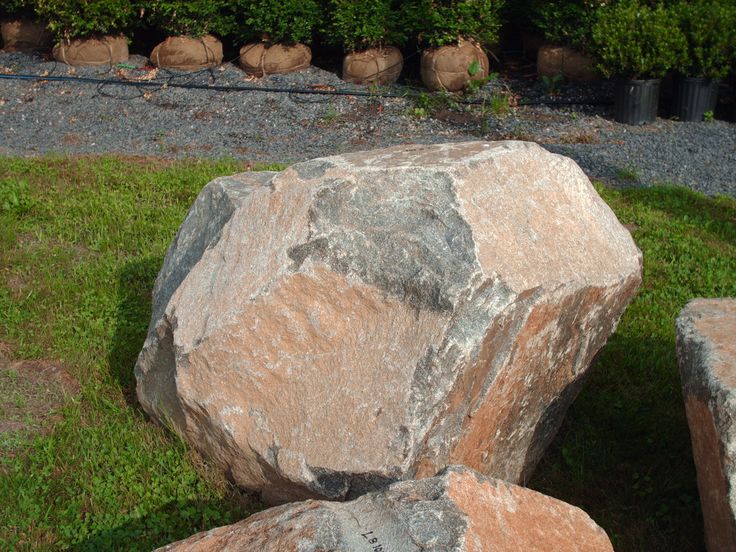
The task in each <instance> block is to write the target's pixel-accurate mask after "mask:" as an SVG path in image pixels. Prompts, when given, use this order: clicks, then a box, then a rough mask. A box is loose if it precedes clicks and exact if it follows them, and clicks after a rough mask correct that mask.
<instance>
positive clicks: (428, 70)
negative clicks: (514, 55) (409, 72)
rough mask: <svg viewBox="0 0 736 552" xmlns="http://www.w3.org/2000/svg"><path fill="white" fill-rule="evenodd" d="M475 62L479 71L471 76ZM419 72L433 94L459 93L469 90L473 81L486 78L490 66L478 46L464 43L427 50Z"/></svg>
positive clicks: (423, 55)
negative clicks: (437, 91) (434, 91)
mask: <svg viewBox="0 0 736 552" xmlns="http://www.w3.org/2000/svg"><path fill="white" fill-rule="evenodd" d="M473 62H478V71H477V72H475V73H474V74H473V75H471V74H470V72H469V69H470V68H471V66H472V64H473ZM419 69H420V73H421V76H422V82H423V83H424V86H426V87H427V88H429V89H430V90H446V91H448V92H457V91H459V90H463V89H465V88H467V87H468V84H470V81H474V80H483V79H484V78H486V77H487V76H488V71H489V69H490V64H489V62H488V56H487V55H486V53H485V52H484V51H483V48H481V47H480V45H479V44H478V43H476V42H473V41H471V40H462V41H460V43H459V44H457V45H449V46H441V47H439V48H430V49H429V50H424V51H423V52H422V57H421V60H420V67H419Z"/></svg>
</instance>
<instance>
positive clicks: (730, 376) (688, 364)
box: [677, 299, 736, 552]
mask: <svg viewBox="0 0 736 552" xmlns="http://www.w3.org/2000/svg"><path fill="white" fill-rule="evenodd" d="M734 336H736V299H695V300H693V301H690V302H689V303H688V304H687V305H686V306H685V308H684V309H683V310H682V312H681V313H680V315H679V316H678V318H677V356H678V359H679V363H680V377H681V379H682V394H683V396H684V398H685V410H686V412H687V421H688V425H689V426H690V439H691V441H692V445H693V457H694V459H695V467H696V470H697V473H698V491H699V492H700V502H701V505H702V508H703V519H704V521H705V542H706V545H707V548H708V551H709V552H721V551H722V552H726V551H732V550H736V344H735V343H734Z"/></svg>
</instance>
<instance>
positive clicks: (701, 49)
mask: <svg viewBox="0 0 736 552" xmlns="http://www.w3.org/2000/svg"><path fill="white" fill-rule="evenodd" d="M674 9H675V13H676V15H677V20H678V22H679V27H680V29H681V30H682V32H683V34H684V35H685V39H686V40H687V48H686V50H685V51H684V52H683V54H682V56H681V57H680V59H679V61H678V63H677V66H676V68H677V70H678V71H679V72H680V73H682V74H683V75H687V76H692V77H710V78H723V77H725V76H726V75H728V73H729V72H730V70H731V67H732V65H733V63H734V58H735V56H734V52H736V4H734V2H728V1H723V0H721V1H719V2H712V1H705V0H695V1H692V2H685V1H681V2H679V3H678V4H677V5H676V6H675V8H674Z"/></svg>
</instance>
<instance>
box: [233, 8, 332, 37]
mask: <svg viewBox="0 0 736 552" xmlns="http://www.w3.org/2000/svg"><path fill="white" fill-rule="evenodd" d="M232 5H233V7H234V9H235V10H236V13H237V16H236V18H237V24H238V26H239V27H240V29H241V31H240V33H239V34H240V35H241V38H243V39H245V40H267V41H270V42H278V43H283V44H294V43H296V42H303V43H306V44H308V43H310V42H311V41H312V32H313V31H314V29H315V28H316V27H317V25H318V24H319V23H320V21H321V18H322V10H321V9H320V6H319V4H318V3H317V1H316V0H281V1H279V0H260V1H259V0H236V1H235V2H234V3H233V4H232Z"/></svg>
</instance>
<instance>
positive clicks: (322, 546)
mask: <svg viewBox="0 0 736 552" xmlns="http://www.w3.org/2000/svg"><path fill="white" fill-rule="evenodd" d="M220 550H223V551H224V550H243V551H246V550H253V551H255V550H258V551H259V552H280V551H285V550H329V551H331V552H355V551H358V550H367V551H374V552H388V551H390V550H396V551H401V552H420V551H427V552H429V551H435V552H445V551H450V550H451V551H453V552H518V551H520V550H523V551H524V552H551V551H555V552H613V547H612V546H611V542H610V541H609V540H608V537H607V536H606V533H605V531H603V529H601V528H600V527H599V526H598V525H596V524H595V522H594V521H593V520H592V519H590V517H588V515H587V514H586V513H585V512H583V511H582V510H580V509H578V508H575V507H574V506H570V505H569V504H566V503H564V502H561V501H559V500H556V499H554V498H550V497H548V496H545V495H543V494H540V493H537V492H534V491H531V490H529V489H524V488H523V487H517V486H516V485H511V484H509V483H506V482H504V481H500V480H498V479H489V478H486V477H483V476H481V475H479V474H478V473H475V472H473V471H472V470H468V469H467V468H465V467H462V466H452V467H450V468H448V469H447V470H445V471H443V472H442V473H440V474H439V475H437V476H436V477H433V478H430V479H424V480H422V481H406V482H402V483H396V484H394V485H392V486H391V487H390V488H389V489H388V490H387V491H385V492H382V493H375V494H368V495H365V496H363V497H361V498H359V499H357V500H355V501H353V502H343V503H335V502H319V501H311V500H310V501H306V502H299V503H296V504H288V505H285V506H280V507H277V508H272V509H270V510H266V511H264V512H261V513H259V514H256V515H254V516H251V517H249V518H248V519H246V520H244V521H241V522H240V523H236V524H234V525H229V526H226V527H219V528H217V529H212V530H211V531H206V532H203V533H199V534H197V535H194V536H192V537H190V538H188V539H186V540H183V541H179V542H177V543H174V544H170V545H168V546H166V547H164V548H160V549H159V552H215V551H220Z"/></svg>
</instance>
